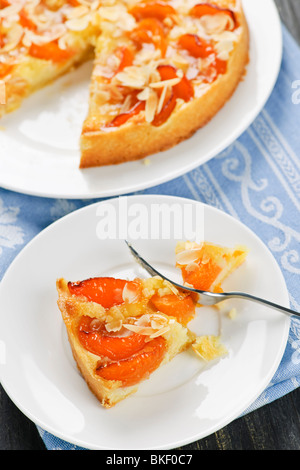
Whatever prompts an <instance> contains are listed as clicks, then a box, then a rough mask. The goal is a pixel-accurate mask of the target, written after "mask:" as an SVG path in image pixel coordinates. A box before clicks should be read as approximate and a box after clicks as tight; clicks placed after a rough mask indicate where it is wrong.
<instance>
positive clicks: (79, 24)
mask: <svg viewBox="0 0 300 470" xmlns="http://www.w3.org/2000/svg"><path fill="white" fill-rule="evenodd" d="M90 20H91V18H90V15H85V16H82V17H80V18H72V19H70V20H68V21H66V23H65V25H66V27H67V28H68V29H69V30H70V31H84V30H85V29H86V28H87V27H88V26H89V24H90Z"/></svg>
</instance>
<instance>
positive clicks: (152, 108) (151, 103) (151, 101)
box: [145, 90, 158, 122]
mask: <svg viewBox="0 0 300 470" xmlns="http://www.w3.org/2000/svg"><path fill="white" fill-rule="evenodd" d="M157 104H158V97H157V94H156V92H155V91H153V90H150V95H149V98H148V99H147V101H146V107H145V120H146V122H152V121H153V119H154V116H155V113H156V109H157Z"/></svg>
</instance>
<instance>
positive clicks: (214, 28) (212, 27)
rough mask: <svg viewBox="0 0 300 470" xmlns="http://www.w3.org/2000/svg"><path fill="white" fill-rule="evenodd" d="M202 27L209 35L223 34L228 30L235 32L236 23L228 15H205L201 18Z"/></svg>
mask: <svg viewBox="0 0 300 470" xmlns="http://www.w3.org/2000/svg"><path fill="white" fill-rule="evenodd" d="M200 22H201V25H202V26H203V28H204V30H205V32H206V33H207V34H216V33H222V32H223V31H225V30H226V29H229V30H233V29H234V27H235V23H234V20H233V18H231V16H229V15H227V14H226V13H218V14H216V15H204V16H202V17H201V18H200Z"/></svg>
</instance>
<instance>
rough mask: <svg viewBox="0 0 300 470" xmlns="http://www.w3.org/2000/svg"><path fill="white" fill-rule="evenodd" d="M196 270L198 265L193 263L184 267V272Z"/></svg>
mask: <svg viewBox="0 0 300 470" xmlns="http://www.w3.org/2000/svg"><path fill="white" fill-rule="evenodd" d="M197 268H199V265H198V264H197V263H194V262H192V263H189V264H187V265H186V266H185V270H186V272H188V273H190V272H193V271H196V269H197ZM186 287H188V286H186Z"/></svg>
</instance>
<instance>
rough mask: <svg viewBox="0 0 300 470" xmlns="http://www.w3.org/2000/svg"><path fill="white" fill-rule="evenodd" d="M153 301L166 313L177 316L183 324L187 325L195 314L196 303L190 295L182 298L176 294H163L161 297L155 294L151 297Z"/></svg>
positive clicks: (158, 308)
mask: <svg viewBox="0 0 300 470" xmlns="http://www.w3.org/2000/svg"><path fill="white" fill-rule="evenodd" d="M151 302H152V304H153V305H154V307H155V308H157V310H159V311H160V312H162V313H164V314H165V315H169V316H171V317H175V318H176V320H177V321H178V322H179V323H181V324H182V325H187V323H188V322H189V321H190V320H192V318H193V317H194V315H195V304H194V301H193V299H192V297H191V296H190V295H188V296H187V297H184V298H183V299H180V298H179V297H177V295H175V294H169V295H163V296H161V297H160V296H159V295H158V294H155V295H153V297H151Z"/></svg>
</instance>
